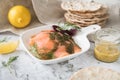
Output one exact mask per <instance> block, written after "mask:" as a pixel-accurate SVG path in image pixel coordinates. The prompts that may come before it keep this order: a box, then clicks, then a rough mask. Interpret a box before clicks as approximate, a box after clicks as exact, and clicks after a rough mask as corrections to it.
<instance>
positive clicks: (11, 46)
mask: <svg viewBox="0 0 120 80" xmlns="http://www.w3.org/2000/svg"><path fill="white" fill-rule="evenodd" d="M18 44H19V41H8V42H1V43H0V54H9V53H11V52H13V51H15V50H16V48H17V47H18Z"/></svg>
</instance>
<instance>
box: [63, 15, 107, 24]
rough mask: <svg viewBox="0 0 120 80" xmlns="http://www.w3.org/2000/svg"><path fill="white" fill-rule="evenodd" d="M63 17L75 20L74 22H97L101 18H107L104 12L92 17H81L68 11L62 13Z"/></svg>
mask: <svg viewBox="0 0 120 80" xmlns="http://www.w3.org/2000/svg"><path fill="white" fill-rule="evenodd" d="M64 16H65V18H66V19H67V20H71V21H73V22H74V21H75V22H80V23H91V22H92V23H98V22H100V21H103V20H107V19H108V17H109V16H108V14H105V15H103V16H101V17H93V18H83V17H82V16H77V15H74V14H70V13H65V14H64Z"/></svg>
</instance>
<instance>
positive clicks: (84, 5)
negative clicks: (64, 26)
mask: <svg viewBox="0 0 120 80" xmlns="http://www.w3.org/2000/svg"><path fill="white" fill-rule="evenodd" d="M61 7H62V9H64V10H66V11H67V12H66V13H65V14H64V17H65V19H66V21H67V22H69V23H72V24H76V25H78V26H80V27H86V26H89V25H92V24H98V25H100V26H104V24H105V23H106V21H107V19H108V17H109V16H108V8H107V7H106V6H105V5H103V4H100V3H96V2H81V1H67V2H63V3H62V4H61Z"/></svg>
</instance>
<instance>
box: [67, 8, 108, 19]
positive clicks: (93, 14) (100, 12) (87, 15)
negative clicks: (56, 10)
mask: <svg viewBox="0 0 120 80" xmlns="http://www.w3.org/2000/svg"><path fill="white" fill-rule="evenodd" d="M68 13H69V14H74V15H78V16H82V17H84V18H93V17H101V16H103V15H105V14H108V8H107V7H102V8H101V9H100V10H98V11H95V12H87V13H81V12H75V11H68Z"/></svg>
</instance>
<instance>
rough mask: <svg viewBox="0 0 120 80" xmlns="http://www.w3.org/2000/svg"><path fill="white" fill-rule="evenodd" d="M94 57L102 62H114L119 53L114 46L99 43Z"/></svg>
mask: <svg viewBox="0 0 120 80" xmlns="http://www.w3.org/2000/svg"><path fill="white" fill-rule="evenodd" d="M94 51H95V57H96V58H97V59H98V60H101V61H104V62H114V61H116V60H117V59H118V58H119V55H120V52H119V50H118V48H117V46H116V45H115V44H112V43H101V44H98V45H97V46H96V47H95V49H94Z"/></svg>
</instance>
